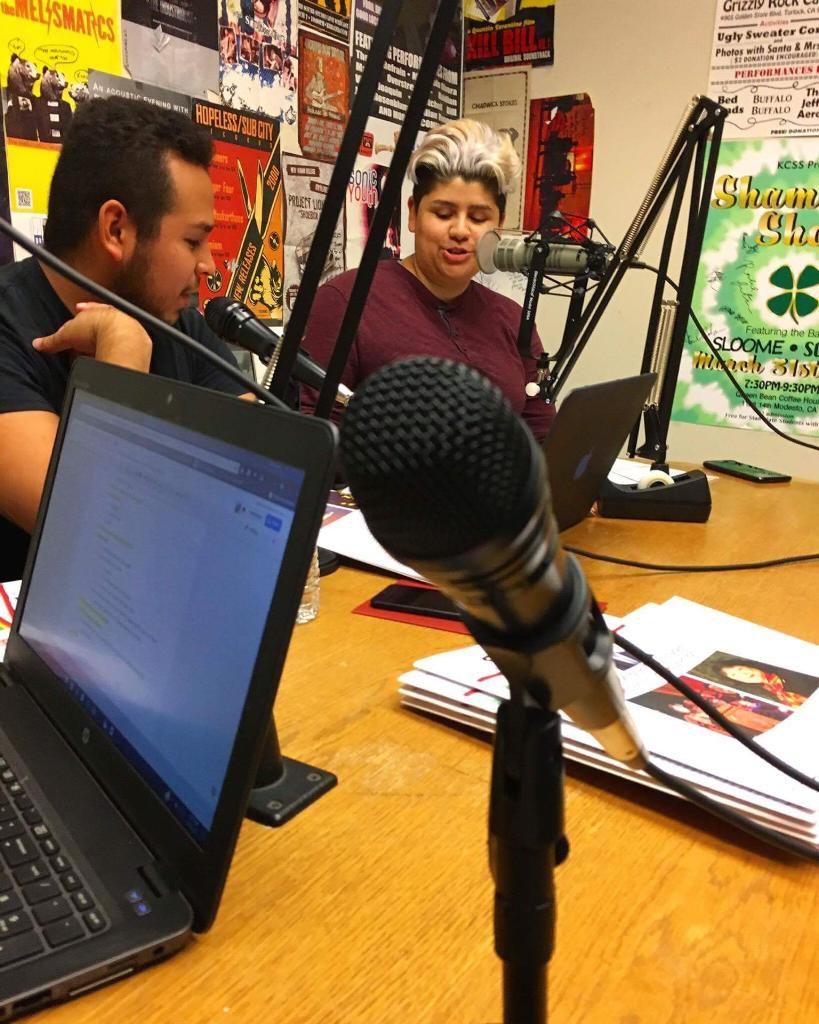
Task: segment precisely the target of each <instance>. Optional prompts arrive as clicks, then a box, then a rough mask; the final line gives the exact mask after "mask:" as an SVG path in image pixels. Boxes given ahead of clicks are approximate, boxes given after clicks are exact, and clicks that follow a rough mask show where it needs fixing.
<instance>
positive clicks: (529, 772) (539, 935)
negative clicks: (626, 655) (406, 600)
mask: <svg viewBox="0 0 819 1024" xmlns="http://www.w3.org/2000/svg"><path fill="white" fill-rule="evenodd" d="M568 853H569V844H568V841H567V840H566V837H565V835H564V831H563V752H562V747H561V741H560V716H559V715H558V714H556V713H555V712H554V711H548V710H545V709H544V708H542V707H540V706H538V705H536V704H533V703H531V702H530V701H529V699H528V698H527V696H526V692H525V690H523V689H522V688H521V687H513V688H512V695H511V699H510V700H508V701H504V702H502V703H501V705H500V707H499V708H498V717H497V725H496V731H495V746H494V754H493V759H492V783H491V789H490V798H489V866H490V870H491V872H492V877H493V879H494V881H495V909H494V918H495V952H496V953H497V955H498V957H499V958H500V959H501V961H502V962H503V1021H504V1024H545V1021H546V1020H547V990H548V984H547V965H548V963H549V960H550V959H551V957H552V953H553V952H554V945H555V911H556V897H555V885H554V869H555V867H556V866H557V865H559V864H562V863H563V861H564V860H565V859H566V857H567V856H568Z"/></svg>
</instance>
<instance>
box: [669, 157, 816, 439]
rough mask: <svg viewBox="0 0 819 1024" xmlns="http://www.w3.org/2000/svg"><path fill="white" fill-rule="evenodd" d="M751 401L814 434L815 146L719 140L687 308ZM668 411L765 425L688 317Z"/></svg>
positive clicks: (712, 421) (726, 423) (692, 418)
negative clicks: (681, 355)
mask: <svg viewBox="0 0 819 1024" xmlns="http://www.w3.org/2000/svg"><path fill="white" fill-rule="evenodd" d="M691 306H692V309H693V312H694V313H695V314H696V316H697V317H698V318H699V321H700V323H701V324H702V326H703V327H704V329H705V331H706V333H707V334H708V337H709V338H710V339H711V343H712V344H713V345H714V347H715V348H716V349H717V350H718V351H719V353H720V355H721V356H722V358H723V359H724V360H725V362H726V363H727V364H728V366H729V367H730V369H731V372H732V373H733V374H734V376H735V377H736V378H737V380H738V381H739V383H740V384H741V386H742V388H743V390H745V391H746V392H747V394H748V395H749V396H750V398H751V399H752V400H753V402H754V403H755V404H756V405H757V406H758V407H759V408H760V409H761V410H762V411H763V412H764V413H765V414H766V416H768V418H769V419H771V420H772V421H773V422H774V423H776V424H777V426H779V427H780V428H783V429H786V430H787V431H789V432H790V433H798V434H808V435H819V145H817V139H810V138H806V139H801V138H800V139H797V138H794V139H765V140H749V139H743V140H738V141H736V142H723V144H722V147H721V149H720V154H719V161H718V164H717V172H716V176H715V179H714V188H713V194H712V197H711V203H710V209H709V211H708V220H707V224H706V230H705V239H704V242H703V248H702V255H701V259H700V265H699V271H698V274H697V281H696V285H695V288H694V295H693V298H692V303H691ZM672 416H673V418H674V419H676V420H684V421H686V422H689V423H703V424H708V425H711V426H723V427H741V428H747V429H756V430H766V429H767V427H766V426H765V425H764V424H763V423H762V422H761V420H759V418H758V417H757V416H756V415H755V414H754V412H753V410H752V409H751V408H750V407H749V406H748V405H747V404H746V403H745V401H744V399H743V398H742V396H741V395H740V394H739V392H738V391H737V389H736V388H735V387H734V385H733V384H732V383H731V381H730V380H729V379H728V377H727V375H726V373H725V371H724V370H723V369H722V368H721V367H720V365H719V363H718V361H717V359H716V358H715V357H714V356H713V354H712V353H711V351H710V349H709V348H708V346H707V345H706V343H705V342H704V340H703V339H702V337H701V336H700V334H699V332H698V331H697V330H696V328H695V327H694V326H693V324H689V327H688V332H687V336H686V344H685V350H684V352H683V358H682V362H681V365H680V374H679V378H678V382H677V390H676V394H675V398H674V409H673V413H672Z"/></svg>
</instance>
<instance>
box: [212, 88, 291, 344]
mask: <svg viewBox="0 0 819 1024" xmlns="http://www.w3.org/2000/svg"><path fill="white" fill-rule="evenodd" d="M192 114H193V120H194V121H195V122H196V124H199V125H202V126H203V127H204V128H207V130H208V131H209V132H210V134H211V135H212V137H213V140H214V154H213V162H212V163H211V167H210V175H211V179H212V181H213V199H214V225H215V226H214V229H213V232H212V233H211V236H210V250H211V253H212V255H213V260H214V263H215V264H216V269H215V271H214V273H213V274H211V275H210V276H208V277H206V278H203V279H202V281H201V282H200V285H199V304H200V308H204V306H205V305H206V303H207V301H208V300H209V299H212V298H216V297H217V296H220V295H225V296H227V297H228V298H229V299H234V300H236V301H237V302H241V303H243V304H244V305H245V306H247V307H248V309H250V311H251V312H252V313H253V314H254V315H255V316H257V317H259V318H260V319H262V320H269V321H271V322H272V323H273V324H276V325H279V324H281V323H282V313H283V295H284V231H283V195H282V180H281V177H282V176H281V148H280V134H279V124H278V122H277V121H275V120H274V119H273V118H270V117H264V116H263V115H260V114H254V113H252V112H251V111H236V110H232V109H230V108H228V107H224V106H222V105H220V104H215V103H207V102H205V101H204V100H196V99H195V100H194V101H193V111H192Z"/></svg>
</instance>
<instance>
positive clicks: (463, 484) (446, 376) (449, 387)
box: [341, 357, 546, 560]
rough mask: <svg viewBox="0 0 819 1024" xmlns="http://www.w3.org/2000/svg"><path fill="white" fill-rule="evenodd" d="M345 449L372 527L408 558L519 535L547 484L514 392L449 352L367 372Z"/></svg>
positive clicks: (346, 427)
mask: <svg viewBox="0 0 819 1024" xmlns="http://www.w3.org/2000/svg"><path fill="white" fill-rule="evenodd" d="M341 453H342V459H343V463H344V468H345V472H346V474H347V479H348V481H349V483H350V487H351V489H352V492H353V495H354V497H355V499H356V501H357V502H358V504H359V507H360V508H361V510H362V511H363V513H364V516H365V518H366V519H367V524H368V526H369V527H370V529H371V531H372V533H373V535H374V536H375V537H376V539H377V540H378V541H379V542H380V543H381V544H382V545H383V546H384V547H385V548H386V549H387V550H388V551H390V552H391V553H392V554H393V555H395V557H397V558H402V559H404V560H410V559H413V558H415V559H421V560H427V559H432V558H440V557H446V556H451V555H460V554H463V553H465V552H467V551H470V550H472V549H474V548H476V547H478V546H479V545H481V544H483V543H486V542H488V541H499V540H503V539H504V538H506V537H508V538H510V539H511V538H514V537H516V536H517V535H518V533H519V532H520V530H521V528H522V527H523V526H524V525H525V523H526V522H527V521H528V519H529V518H530V517H531V515H532V513H533V510H534V508H535V506H536V504H537V501H538V499H539V498H540V497H542V496H543V493H544V491H545V489H546V479H545V469H544V466H543V457H542V453H541V452H540V450H539V449H538V447H537V445H536V444H535V441H534V438H533V437H532V435H531V434H530V432H529V430H528V429H527V428H526V426H525V425H524V424H523V422H522V421H521V420H520V419H519V417H518V416H517V415H516V414H515V412H514V411H513V409H512V407H511V406H510V405H509V402H508V401H507V399H506V397H505V396H504V395H503V394H502V393H501V391H499V390H498V389H497V388H496V387H495V386H494V385H493V384H491V383H490V382H489V381H488V380H487V379H486V378H485V377H483V376H482V375H481V374H480V373H478V372H477V370H474V369H472V367H469V366H466V365H464V364H463V363H455V362H452V361H450V360H447V359H436V358H432V357H417V358H413V359H407V360H402V361H400V362H396V363H390V364H389V365H388V366H385V367H383V368H382V369H381V370H379V371H378V372H376V373H374V374H373V375H372V376H370V377H368V378H367V380H366V381H365V382H364V384H363V385H362V386H361V387H359V388H357V389H356V393H355V395H354V397H353V398H352V400H351V401H350V404H349V406H348V407H347V411H346V413H345V415H344V419H343V421H342V424H341Z"/></svg>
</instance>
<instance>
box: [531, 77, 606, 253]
mask: <svg viewBox="0 0 819 1024" xmlns="http://www.w3.org/2000/svg"><path fill="white" fill-rule="evenodd" d="M593 154H594V107H592V105H591V100H590V99H589V97H588V95H587V94H586V93H584V92H583V93H578V94H577V95H574V96H552V97H549V98H546V99H537V100H532V101H531V103H530V104H529V144H528V151H527V157H526V202H525V205H524V208H523V230H524V231H537V230H539V229H542V227H543V226H544V218H548V217H549V216H550V215H551V214H553V213H555V212H556V213H559V214H562V216H563V218H564V219H565V220H566V221H567V222H568V224H567V227H566V229H565V231H564V232H563V233H564V234H567V235H572V234H575V233H576V232H577V231H580V232H581V233H582V234H585V233H586V229H585V226H584V221H585V220H586V218H587V217H588V216H589V207H590V204H591V178H592V162H593V160H592V158H593Z"/></svg>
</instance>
